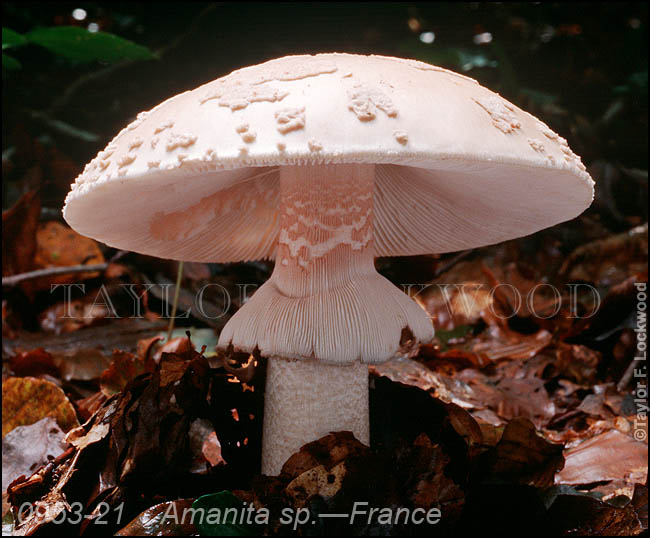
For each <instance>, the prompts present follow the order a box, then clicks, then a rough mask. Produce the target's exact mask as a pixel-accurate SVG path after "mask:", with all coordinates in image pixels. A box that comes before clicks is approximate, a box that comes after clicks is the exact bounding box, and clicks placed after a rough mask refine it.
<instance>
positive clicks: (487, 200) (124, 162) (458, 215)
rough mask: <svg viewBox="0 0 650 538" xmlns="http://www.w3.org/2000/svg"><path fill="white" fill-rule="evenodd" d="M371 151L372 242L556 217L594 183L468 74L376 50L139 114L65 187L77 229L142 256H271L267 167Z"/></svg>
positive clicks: (576, 208)
mask: <svg viewBox="0 0 650 538" xmlns="http://www.w3.org/2000/svg"><path fill="white" fill-rule="evenodd" d="M318 163H324V164H325V163H327V164H331V163H376V164H378V166H377V167H376V186H375V194H374V205H375V208H374V211H375V221H374V237H375V242H374V248H375V254H376V255H377V256H393V255H414V254H425V253H436V252H437V253H442V252H449V251H454V250H460V249H466V248H470V247H478V246H482V245H488V244H492V243H497V242H500V241H504V240H507V239H512V238H515V237H520V236H523V235H527V234H530V233H533V232H536V231H538V230H540V229H542V228H546V227H548V226H552V225H554V224H557V223H559V222H562V221H565V220H568V219H571V218H573V217H575V216H577V215H578V214H580V213H581V212H582V211H583V210H584V209H586V208H587V207H588V206H589V205H590V203H591V201H592V198H593V181H592V180H591V178H590V176H589V174H587V172H586V171H585V167H584V166H583V165H582V163H581V162H580V159H579V157H577V156H576V155H575V154H574V153H573V152H572V151H571V149H570V148H569V147H568V145H567V143H566V140H564V139H563V138H561V137H560V136H558V135H557V134H555V133H554V132H553V131H551V130H550V129H549V128H548V127H547V126H546V125H545V124H543V123H542V122H540V121H539V120H538V119H536V118H535V117H533V116H532V115H530V114H528V113H527V112H524V111H523V110H521V109H519V108H517V107H516V106H514V105H513V104H511V103H509V102H508V101H506V100H505V99H503V98H502V97H500V96H499V95H498V94H495V93H494V92H491V91H490V90H487V89H486V88H483V87H482V86H480V85H479V84H478V83H477V82H476V81H474V80H473V79H470V78H468V77H465V76H463V75H459V74H456V73H453V72H451V71H447V70H445V69H441V68H439V67H435V66H432V65H429V64H425V63H421V62H417V61H413V60H403V59H397V58H388V57H381V56H357V55H350V54H319V55H315V56H289V57H285V58H280V59H277V60H272V61H269V62H266V63H263V64H260V65H256V66H253V67H248V68H245V69H241V70H238V71H235V72H233V73H231V74H230V75H227V76H225V77H223V78H220V79H217V80H215V81H213V82H210V83H208V84H205V85H203V86H201V87H199V88H197V89H195V90H192V91H188V92H185V93H182V94H180V95H177V96H175V97H173V98H171V99H169V100H167V101H165V102H164V103H162V104H160V105H158V106H157V107H155V108H154V109H152V110H150V111H148V112H143V113H141V114H139V115H138V117H137V119H136V120H135V121H134V122H133V123H132V124H130V125H129V126H128V127H126V128H125V129H123V130H122V131H121V132H120V133H119V134H118V135H117V136H116V137H115V138H114V139H113V140H112V141H111V142H110V143H109V145H108V146H107V148H106V149H105V150H103V151H101V152H100V153H99V154H98V155H97V157H96V158H95V159H94V160H93V161H91V162H90V163H89V164H88V165H87V166H86V168H85V170H84V171H83V173H82V174H81V175H80V176H79V177H78V178H77V179H76V181H75V183H74V184H73V185H72V190H71V192H70V193H69V195H68V197H67V200H66V205H65V208H64V216H65V219H66V220H67V222H68V223H69V224H70V225H71V226H72V227H73V228H74V229H75V230H77V231H78V232H80V233H82V234H84V235H87V236H90V237H93V238H95V239H97V240H100V241H102V242H104V243H107V244H108V245H111V246H115V247H119V248H123V249H128V250H132V251H136V252H141V253H146V254H150V255H154V256H159V257H165V258H172V259H185V260H194V261H215V262H230V261H241V260H253V259H261V258H273V257H274V256H275V249H276V245H277V239H278V234H279V215H278V199H279V191H278V189H279V179H278V178H279V174H278V167H280V166H283V165H295V164H318Z"/></svg>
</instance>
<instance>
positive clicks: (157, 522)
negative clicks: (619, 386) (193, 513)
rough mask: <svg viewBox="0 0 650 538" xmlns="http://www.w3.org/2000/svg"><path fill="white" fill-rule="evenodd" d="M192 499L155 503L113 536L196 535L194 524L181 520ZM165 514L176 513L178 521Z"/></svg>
mask: <svg viewBox="0 0 650 538" xmlns="http://www.w3.org/2000/svg"><path fill="white" fill-rule="evenodd" d="M192 502H193V499H179V500H177V501H170V502H166V503H160V504H156V505H154V506H151V507H150V508H147V509H146V510H145V511H144V512H142V513H141V514H140V515H138V516H137V517H136V518H135V519H133V520H132V521H130V522H129V523H128V525H126V526H125V527H124V528H122V529H121V530H119V531H118V532H116V533H115V536H196V535H197V533H198V530H197V529H196V526H195V525H192V524H191V523H190V521H189V519H190V518H185V519H186V520H187V521H181V515H182V514H183V512H184V511H185V510H188V509H190V508H191V507H192ZM165 514H178V516H179V517H178V519H179V521H175V520H174V519H173V518H165Z"/></svg>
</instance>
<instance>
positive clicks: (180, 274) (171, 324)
mask: <svg viewBox="0 0 650 538" xmlns="http://www.w3.org/2000/svg"><path fill="white" fill-rule="evenodd" d="M182 277H183V260H181V261H179V262H178V274H177V275H176V288H175V289H174V303H173V304H172V315H171V317H170V318H169V327H168V328H167V341H168V342H169V341H170V340H171V339H172V333H173V332H174V318H175V317H176V307H177V306H178V295H179V293H180V291H181V279H182Z"/></svg>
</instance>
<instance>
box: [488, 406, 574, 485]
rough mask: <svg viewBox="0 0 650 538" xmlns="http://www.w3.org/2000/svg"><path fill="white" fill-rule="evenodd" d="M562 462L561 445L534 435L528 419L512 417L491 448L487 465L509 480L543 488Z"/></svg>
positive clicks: (551, 482) (535, 433) (549, 483)
mask: <svg viewBox="0 0 650 538" xmlns="http://www.w3.org/2000/svg"><path fill="white" fill-rule="evenodd" d="M563 465H564V458H563V457H562V445H556V444H552V443H549V442H548V441H546V440H545V439H543V438H542V437H540V436H539V435H537V432H536V431H535V427H534V426H533V424H532V423H531V422H530V421H529V420H526V419H522V418H516V419H513V420H512V421H510V422H509V423H508V425H507V426H506V427H505V430H504V431H503V435H502V436H501V439H500V440H499V442H498V443H497V445H496V447H495V449H494V454H493V461H492V465H491V469H492V471H493V472H494V473H495V474H497V475H499V476H500V477H503V478H507V479H508V480H509V481H511V482H514V483H517V484H527V485H531V486H535V487H537V488H546V487H550V486H552V485H553V477H554V476H555V473H556V472H557V471H559V470H560V469H561V468H562V466H563Z"/></svg>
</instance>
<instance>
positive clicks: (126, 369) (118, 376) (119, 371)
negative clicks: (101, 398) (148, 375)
mask: <svg viewBox="0 0 650 538" xmlns="http://www.w3.org/2000/svg"><path fill="white" fill-rule="evenodd" d="M145 371H146V370H145V362H144V360H143V359H141V358H140V357H137V356H136V355H132V354H131V353H126V352H123V351H117V350H116V351H113V357H112V360H111V364H110V366H109V367H108V368H107V369H106V370H104V371H103V372H102V375H101V376H100V378H99V386H100V388H101V391H102V392H103V393H104V395H106V396H113V394H118V393H120V392H122V390H124V387H126V384H127V383H128V382H129V381H131V380H132V379H133V378H135V377H137V376H139V375H140V374H143V373H144V372H145Z"/></svg>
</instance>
